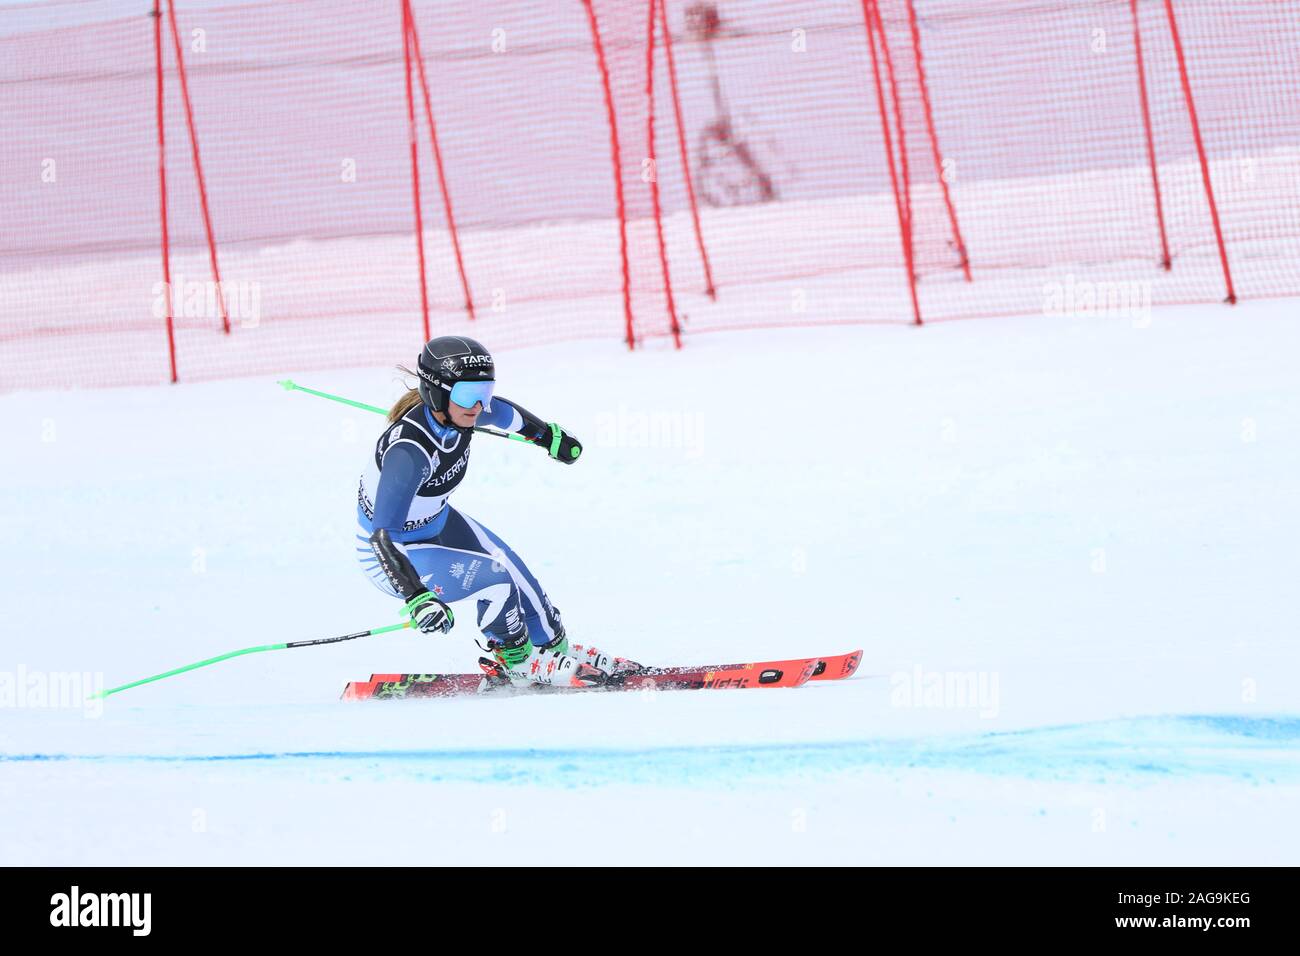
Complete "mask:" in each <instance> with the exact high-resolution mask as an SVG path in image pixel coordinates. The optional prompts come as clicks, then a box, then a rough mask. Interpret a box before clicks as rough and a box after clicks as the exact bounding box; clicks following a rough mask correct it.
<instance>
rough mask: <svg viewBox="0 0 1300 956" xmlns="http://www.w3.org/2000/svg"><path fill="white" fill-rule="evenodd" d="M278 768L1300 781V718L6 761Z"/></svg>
mask: <svg viewBox="0 0 1300 956" xmlns="http://www.w3.org/2000/svg"><path fill="white" fill-rule="evenodd" d="M74 761H75V762H81V761H92V762H98V763H129V762H140V763H145V764H164V765H186V764H189V765H193V764H225V765H231V766H238V765H241V764H245V765H251V764H256V765H266V764H270V765H273V766H274V767H275V768H276V769H285V770H292V769H300V770H301V769H314V770H315V771H322V772H327V773H329V772H337V773H339V774H342V775H345V776H346V778H347V779H356V778H363V779H371V780H375V779H385V780H390V779H397V780H412V781H418V782H450V783H507V784H512V783H513V784H522V785H530V786H537V785H553V786H569V787H573V786H600V785H609V784H656V785H663V784H668V785H672V784H683V785H689V784H693V783H717V782H719V781H731V782H736V781H739V780H751V781H758V780H763V779H767V780H772V781H780V780H782V779H789V778H798V777H803V776H808V775H814V776H824V775H827V774H837V773H851V772H855V771H869V770H876V771H882V770H884V771H888V770H901V769H921V770H958V771H966V772H974V773H981V774H991V775H1001V776H1016V777H1025V778H1032V779H1041V780H1091V781H1102V780H1108V779H1113V778H1115V777H1129V778H1137V779H1140V778H1143V777H1158V778H1161V779H1170V778H1177V777H1186V776H1198V777H1203V776H1214V777H1228V778H1236V779H1238V780H1244V781H1250V782H1252V783H1274V782H1292V781H1297V780H1300V717H1239V716H1179V717H1144V718H1128V719H1118V720H1108V721H1097V722H1093V723H1086V724H1069V725H1063V726H1056V727H1042V728H1033V729H1026V730H1017V731H1003V732H996V733H987V734H964V735H958V734H952V735H946V736H939V737H927V738H921V739H912V738H901V739H897V738H896V739H883V740H859V741H844V742H813V743H788V744H722V745H716V746H681V747H650V748H636V749H626V748H598V747H592V748H576V749H574V748H570V749H532V748H529V749H521V748H516V749H500V750H494V749H482V750H451V749H445V750H374V751H368V750H349V751H298V752H285V753H232V754H124V755H107V754H90V755H78V754H57V753H47V754H42V753H31V754H0V763H39V762H74Z"/></svg>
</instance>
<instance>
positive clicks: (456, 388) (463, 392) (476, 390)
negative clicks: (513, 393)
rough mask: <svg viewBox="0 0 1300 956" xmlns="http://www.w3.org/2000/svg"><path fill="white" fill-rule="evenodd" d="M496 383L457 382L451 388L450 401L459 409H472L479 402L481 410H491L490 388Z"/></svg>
mask: <svg viewBox="0 0 1300 956" xmlns="http://www.w3.org/2000/svg"><path fill="white" fill-rule="evenodd" d="M494 385H496V382H457V383H456V384H455V385H453V386H452V387H451V400H452V401H453V402H455V403H456V404H457V405H459V406H460V407H461V408H473V407H474V406H475V405H477V404H478V403H479V402H482V403H483V410H484V411H485V412H490V411H491V410H492V388H493V386H494Z"/></svg>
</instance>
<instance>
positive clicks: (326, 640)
mask: <svg viewBox="0 0 1300 956" xmlns="http://www.w3.org/2000/svg"><path fill="white" fill-rule="evenodd" d="M410 626H411V622H410V621H404V622H403V623H401V624H390V625H388V626H387V627H375V628H371V629H370V630H368V631H357V633H355V634H344V635H342V636H341V637H321V638H317V639H316V640H314V641H289V642H288V643H285V644H261V645H259V646H257V647H245V648H242V649H241V650H238V651H230V652H229V653H226V654H218V655H217V656H216V657H209V658H208V659H207V660H203V661H196V662H195V663H193V664H185V665H184V666H182V667H174V668H172V669H171V670H169V671H164V672H163V673H161V674H154V675H153V676H152V677H142V678H140V679H139V680H133V681H131V683H129V684H122V685H121V686H120V687H110V688H109V689H108V690H101V691H99V692H98V693H95V694H91V695H90V697H89V698H88V699H89V700H95V699H96V698H104V697H107V696H108V695H109V694H116V693H118V692H120V691H124V690H130V689H131V688H132V687H139V686H140V685H141V684H149V683H152V682H153V681H156V680H162V679H163V678H164V677H175V676H176V675H177V674H184V673H185V672H186V671H193V670H198V669H199V668H200V667H207V666H208V665H209V664H217V663H220V662H221V661H228V660H230V659H231V658H232V657H240V656H242V655H244V654H259V653H261V652H262V651H283V650H287V649H288V648H291V647H314V646H315V645H317V644H337V643H338V642H339V641H355V640H356V639H357V638H358V637H370V636H371V635H372V634H385V633H387V632H388V631H400V630H401V629H402V628H404V627H410Z"/></svg>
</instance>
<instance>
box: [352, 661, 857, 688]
mask: <svg viewBox="0 0 1300 956" xmlns="http://www.w3.org/2000/svg"><path fill="white" fill-rule="evenodd" d="M855 655H856V657H855ZM855 655H843V657H855V659H854V661H853V663H852V665H850V666H848V669H847V670H844V668H845V666H846V665H845V664H843V663H841V661H842V658H840V657H835V658H829V659H828V660H830V661H835V662H836V663H835V664H834V666H833V667H828V666H826V662H825V661H824V660H823V659H822V658H817V657H812V658H795V659H792V660H787V661H759V662H756V663H750V664H727V665H722V666H717V665H704V666H693V667H647V668H646V669H645V670H643V671H640V672H638V673H636V674H631V675H628V676H627V677H625V678H624V679H623V680H621V681H619V682H618V683H615V684H606V685H604V686H602V687H561V686H557V685H553V684H526V685H516V684H512V683H510V681H509V680H508V679H501V678H494V677H490V676H486V675H481V674H371V675H370V680H368V681H352V682H350V683H349V684H348V685H347V686H346V687H345V688H344V689H343V697H342V699H343V700H406V699H409V698H422V697H463V696H467V695H473V694H493V695H495V694H502V695H511V694H537V693H542V694H546V693H562V694H563V693H607V692H611V691H629V690H727V689H741V688H755V687H800V686H802V685H803V684H806V683H807V682H808V681H809V680H812V679H813V678H814V676H815V675H818V674H831V673H834V674H836V675H838V676H841V677H845V676H848V674H851V673H852V672H853V668H855V667H856V666H857V658H860V657H861V652H860V651H858V652H855ZM841 671H843V672H842V673H841ZM822 679H823V680H826V679H832V678H830V677H823V678H822Z"/></svg>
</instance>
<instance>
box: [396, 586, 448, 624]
mask: <svg viewBox="0 0 1300 956" xmlns="http://www.w3.org/2000/svg"><path fill="white" fill-rule="evenodd" d="M406 613H407V614H409V615H411V620H412V621H414V622H415V627H416V630H418V631H420V633H422V634H433V633H434V632H436V631H441V632H442V633H443V634H446V633H448V632H449V631H450V630H451V628H452V625H453V624H455V623H456V618H455V615H453V614H452V613H451V608H449V607H448V606H447V605H446V604H443V603H442V602H441V601H439V600H438V598H437V597H436V596H435V595H434V593H433V592H432V591H421V592H420V593H419V594H417V595H416V596H415V597H413V598H411V600H409V601H407V602H406Z"/></svg>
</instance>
